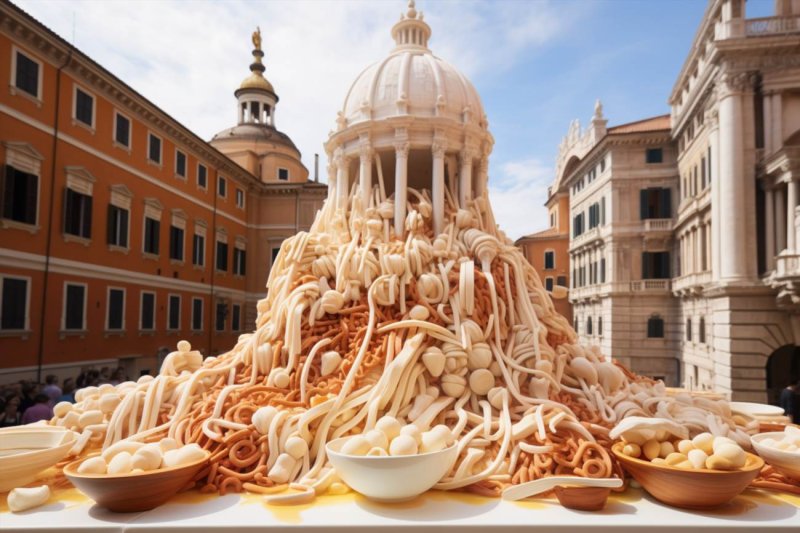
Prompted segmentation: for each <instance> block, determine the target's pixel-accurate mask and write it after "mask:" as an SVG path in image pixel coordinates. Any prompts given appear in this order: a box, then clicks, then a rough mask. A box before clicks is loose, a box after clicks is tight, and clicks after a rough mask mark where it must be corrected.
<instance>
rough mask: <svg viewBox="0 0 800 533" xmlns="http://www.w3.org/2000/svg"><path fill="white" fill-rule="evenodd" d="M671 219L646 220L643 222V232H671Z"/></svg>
mask: <svg viewBox="0 0 800 533" xmlns="http://www.w3.org/2000/svg"><path fill="white" fill-rule="evenodd" d="M672 222H673V220H672V219H671V218H648V219H646V220H645V221H644V230H645V231H646V232H651V231H672Z"/></svg>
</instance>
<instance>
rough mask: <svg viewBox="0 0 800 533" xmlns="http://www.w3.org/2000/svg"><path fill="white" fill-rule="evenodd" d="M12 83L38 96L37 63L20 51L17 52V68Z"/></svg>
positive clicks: (35, 96)
mask: <svg viewBox="0 0 800 533" xmlns="http://www.w3.org/2000/svg"><path fill="white" fill-rule="evenodd" d="M15 74H16V76H15V79H14V82H15V83H14V85H16V87H17V89H21V90H23V91H25V92H26V93H28V94H29V95H31V96H33V97H34V98H39V63H37V62H36V61H34V60H33V59H31V58H29V57H28V56H26V55H25V54H23V53H22V52H17V68H16V72H15Z"/></svg>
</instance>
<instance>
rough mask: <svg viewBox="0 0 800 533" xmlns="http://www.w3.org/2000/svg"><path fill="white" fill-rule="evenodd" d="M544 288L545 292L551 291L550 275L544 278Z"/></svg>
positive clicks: (551, 280) (551, 281) (551, 279)
mask: <svg viewBox="0 0 800 533" xmlns="http://www.w3.org/2000/svg"><path fill="white" fill-rule="evenodd" d="M544 288H545V290H546V291H547V292H552V291H553V278H551V277H546V278H544Z"/></svg>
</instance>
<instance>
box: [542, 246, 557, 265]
mask: <svg viewBox="0 0 800 533" xmlns="http://www.w3.org/2000/svg"><path fill="white" fill-rule="evenodd" d="M555 267H556V253H555V252H554V251H552V250H548V251H546V252H545V253H544V268H545V270H552V269H554V268H555Z"/></svg>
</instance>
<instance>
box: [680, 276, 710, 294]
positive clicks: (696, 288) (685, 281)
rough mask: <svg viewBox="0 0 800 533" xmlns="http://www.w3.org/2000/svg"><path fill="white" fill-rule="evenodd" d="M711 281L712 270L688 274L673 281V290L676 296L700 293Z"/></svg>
mask: <svg viewBox="0 0 800 533" xmlns="http://www.w3.org/2000/svg"><path fill="white" fill-rule="evenodd" d="M710 283H711V272H698V273H694V274H686V275H685V276H681V277H679V278H675V279H674V280H673V281H672V292H673V293H674V294H675V296H686V295H690V294H700V293H701V292H703V289H705V287H707V286H708V285H709V284H710Z"/></svg>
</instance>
